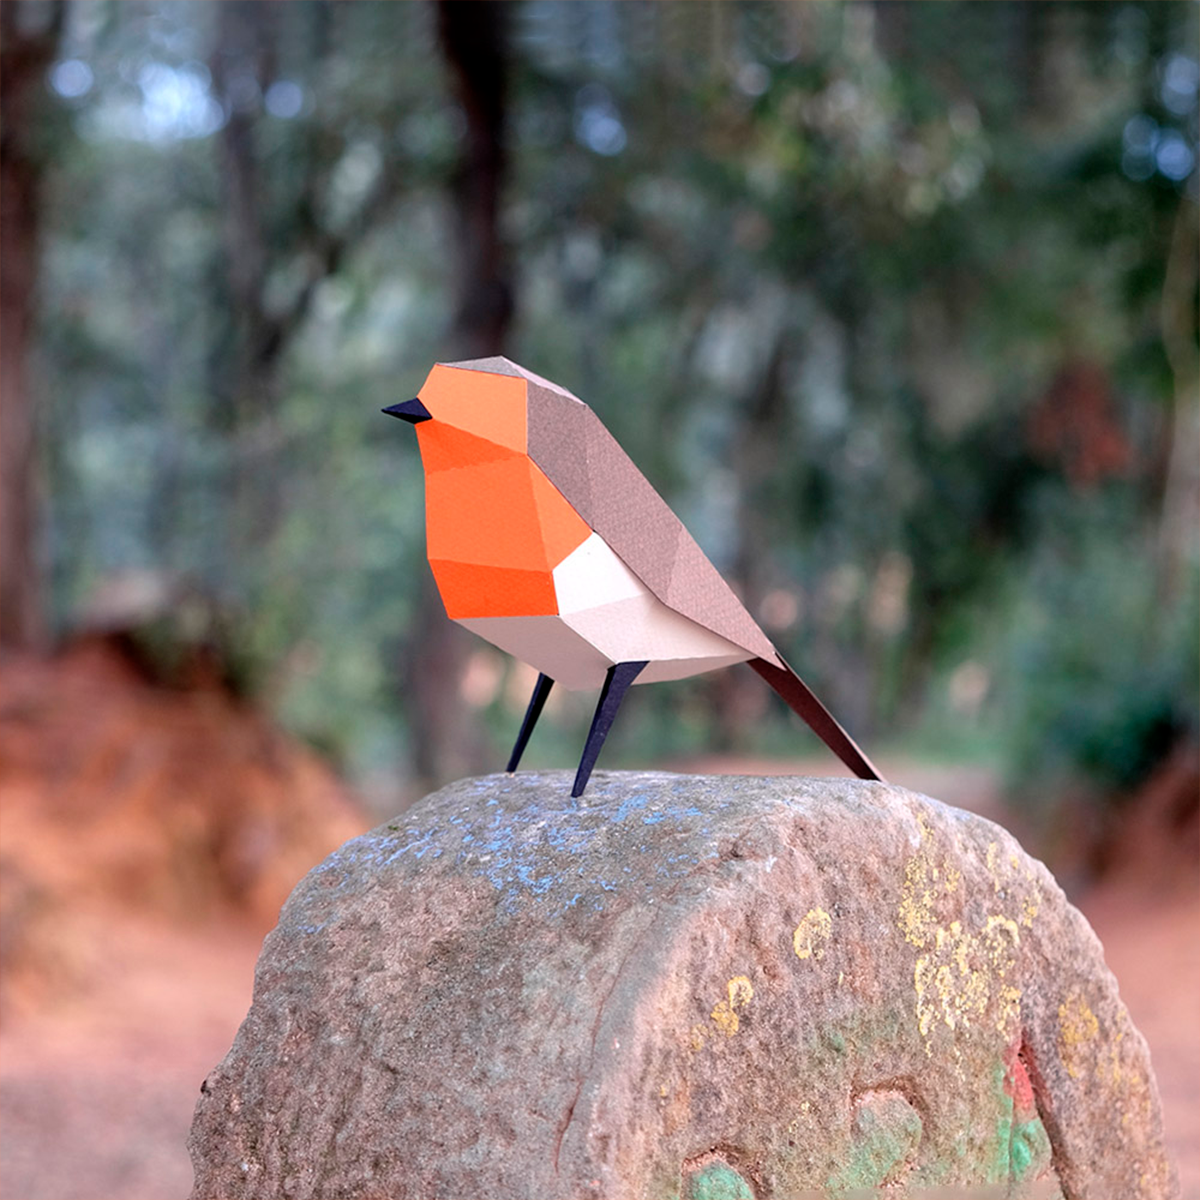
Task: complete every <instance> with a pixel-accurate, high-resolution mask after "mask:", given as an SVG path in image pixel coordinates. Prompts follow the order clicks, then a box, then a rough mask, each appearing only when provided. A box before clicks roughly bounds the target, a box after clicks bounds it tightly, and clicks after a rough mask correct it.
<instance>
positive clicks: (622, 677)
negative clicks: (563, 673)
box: [571, 659, 649, 797]
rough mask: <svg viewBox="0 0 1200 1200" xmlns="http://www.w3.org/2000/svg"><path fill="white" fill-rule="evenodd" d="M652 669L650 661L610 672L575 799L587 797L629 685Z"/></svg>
mask: <svg viewBox="0 0 1200 1200" xmlns="http://www.w3.org/2000/svg"><path fill="white" fill-rule="evenodd" d="M648 665H649V660H648V659H647V661H646V662H623V663H617V664H616V666H612V667H609V668H608V675H607V677H606V678H605V680H604V687H603V688H601V689H600V700H599V702H598V703H597V704H596V715H595V716H594V717H593V718H592V727H591V729H590V730H588V736H587V742H586V744H585V745H584V747H583V757H582V758H581V759H580V760H579V770H578V771H577V772H576V773H575V786H574V787H573V788H572V789H571V795H572V796H575V797H578V796H582V795H583V789H584V788H585V787H587V782H588V779H589V778H590V777H591V774H592V768H593V767H594V766H595V765H596V759H597V758H598V757H599V754H600V747H601V746H603V745H604V739H605V738H606V737H608V731H609V730H610V729H611V728H612V723H613V720H614V718H615V717H616V715H617V709H618V708H620V707H621V701H622V700H624V699H625V693H626V692H627V691H629V685H630V684H631V683H633V681H634V680H635V679H636V678H637V677H638V676H639V675H640V674H641V673H642V671H643V670H645V668H646V667H647V666H648Z"/></svg>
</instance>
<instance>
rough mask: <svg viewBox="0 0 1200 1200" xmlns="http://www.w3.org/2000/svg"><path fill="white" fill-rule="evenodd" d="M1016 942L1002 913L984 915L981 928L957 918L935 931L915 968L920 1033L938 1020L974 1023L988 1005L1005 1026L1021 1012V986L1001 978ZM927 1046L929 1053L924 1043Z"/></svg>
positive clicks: (956, 1025) (959, 1025)
mask: <svg viewBox="0 0 1200 1200" xmlns="http://www.w3.org/2000/svg"><path fill="white" fill-rule="evenodd" d="M1020 941H1021V935H1020V932H1019V930H1018V929H1017V923H1016V922H1015V921H1013V920H1012V919H1011V918H1009V917H1005V916H1003V915H1001V914H994V915H992V916H990V917H988V919H987V921H986V923H985V925H984V928H983V929H982V930H981V931H979V932H974V931H972V930H970V929H964V928H963V925H962V922H961V921H951V922H950V924H949V925H948V926H946V927H939V928H938V929H937V930H935V931H934V935H933V938H932V946H931V947H929V953H927V954H922V955H920V956H919V957H918V958H917V961H916V965H915V967H914V970H913V989H914V991H915V992H916V997H917V1004H916V1008H917V1029H918V1030H919V1032H920V1034H921V1036H922V1037H923V1038H926V1039H928V1037H929V1034H930V1033H931V1032H932V1030H933V1027H934V1025H935V1024H937V1023H938V1022H939V1021H940V1022H941V1023H942V1024H944V1025H945V1026H946V1027H947V1028H948V1029H951V1030H957V1029H959V1028H968V1027H970V1026H972V1025H977V1024H978V1023H979V1022H980V1021H982V1020H983V1019H984V1018H985V1016H986V1015H987V1013H988V1012H989V1010H991V1011H993V1012H994V1014H995V1021H996V1024H997V1025H998V1026H999V1027H1000V1028H1001V1029H1003V1030H1006V1031H1007V1029H1008V1027H1009V1026H1010V1025H1011V1024H1012V1020H1013V1016H1014V1015H1015V1014H1017V1013H1019V1011H1020V1003H1021V990H1020V988H1017V987H1014V986H1012V985H1011V984H1007V983H1006V982H1005V979H1006V976H1007V975H1008V973H1009V971H1010V970H1012V967H1013V965H1014V962H1015V957H1014V956H1015V951H1016V948H1017V946H1018V945H1019V944H1020ZM925 1049H926V1051H927V1052H929V1053H932V1047H931V1046H930V1045H929V1044H928V1042H927V1043H926V1047H925Z"/></svg>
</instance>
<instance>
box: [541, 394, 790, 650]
mask: <svg viewBox="0 0 1200 1200" xmlns="http://www.w3.org/2000/svg"><path fill="white" fill-rule="evenodd" d="M528 391H529V401H528V403H529V420H528V430H529V443H528V448H529V455H530V457H531V458H532V459H533V460H534V462H535V463H537V465H538V466H539V467H541V469H542V470H543V471H544V472H545V473H546V475H547V477H548V478H549V479H550V482H551V483H553V484H554V486H555V487H557V488H558V489H559V491H560V492H562V494H563V495H564V496H565V497H566V498H567V500H568V501H570V503H571V504H572V505H573V506H574V508H575V509H576V511H577V512H578V513H579V514H580V516H582V517H583V519H584V520H585V521H586V522H587V523H588V524H589V525H590V526H591V527H592V528H593V529H594V530H595V531H596V532H597V533H598V534H600V536H601V537H603V538H604V540H605V541H606V542H607V543H608V544H609V546H611V547H612V549H613V550H614V551H615V552H616V553H617V554H618V555H619V556H620V557H621V559H622V560H623V561H624V562H625V564H626V565H627V566H628V567H629V569H630V570H631V571H633V573H634V574H635V575H637V577H638V578H639V579H641V581H642V582H643V583H644V584H645V585H646V587H648V588H649V589H650V591H651V592H652V593H653V594H654V595H655V596H656V597H657V598H658V599H659V600H661V601H662V602H663V603H664V604H666V605H667V606H668V607H670V608H672V609H674V610H675V611H676V612H679V613H682V614H683V615H684V616H685V617H689V618H690V619H691V620H693V621H695V622H696V624H698V625H702V626H704V628H705V629H709V630H711V631H712V632H713V633H716V634H719V635H720V636H721V637H723V638H726V639H728V640H729V641H731V642H733V643H734V645H736V646H741V647H742V648H743V649H745V650H747V651H749V652H750V653H751V654H755V655H758V656H759V657H760V658H764V659H766V660H767V662H769V663H778V662H779V658H778V656H777V654H776V651H775V647H774V646H772V645H771V642H770V640H769V639H768V638H767V636H766V634H764V633H763V631H762V630H761V629H759V627H758V625H757V624H756V622H755V621H754V618H753V617H751V616H750V614H749V613H748V612H747V611H746V609H745V607H744V606H743V605H742V603H741V601H740V600H739V599H738V598H737V596H735V595H734V593H733V591H732V590H731V589H730V587H729V585H728V584H727V583H726V582H725V580H724V579H722V578H721V575H720V572H719V571H717V569H716V567H714V566H713V565H712V563H710V562H709V561H708V559H707V557H705V554H704V552H703V551H702V550H701V549H700V547H699V546H698V545H697V544H696V541H695V539H694V538H693V537H692V536H691V534H690V533H688V531H687V530H686V529H685V528H684V525H683V522H682V521H680V520H679V518H678V517H677V516H676V515H675V514H674V513H673V512H672V511H671V509H670V508H669V507H668V505H667V503H666V501H665V500H663V498H662V497H661V496H660V495H659V494H658V493H657V492H656V491H655V490H654V488H653V487H652V486H651V485H650V482H649V481H648V480H647V479H646V477H645V476H644V475H643V474H642V473H641V471H639V470H638V468H637V466H636V465H635V464H634V462H633V460H632V459H631V458H630V457H629V455H628V454H626V453H625V451H624V450H622V449H621V446H620V444H619V443H618V442H617V440H616V438H614V437H613V436H612V434H611V433H609V431H608V430H607V429H606V428H605V427H604V425H603V423H602V422H601V420H600V418H599V417H598V416H596V414H595V413H594V412H592V410H591V409H590V408H589V407H588V406H587V405H586V404H584V403H583V402H582V401H581V400H578V399H576V398H575V397H574V396H571V395H570V394H569V393H567V392H563V391H560V390H559V389H557V388H555V389H553V390H551V389H550V388H548V387H544V386H542V384H540V383H538V382H535V381H533V380H532V379H531V380H530V381H529V384H528Z"/></svg>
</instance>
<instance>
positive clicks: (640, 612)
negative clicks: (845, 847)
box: [383, 357, 881, 797]
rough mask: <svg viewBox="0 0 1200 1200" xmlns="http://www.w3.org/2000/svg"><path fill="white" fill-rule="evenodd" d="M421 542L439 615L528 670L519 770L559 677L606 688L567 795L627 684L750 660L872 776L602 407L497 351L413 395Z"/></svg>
mask: <svg viewBox="0 0 1200 1200" xmlns="http://www.w3.org/2000/svg"><path fill="white" fill-rule="evenodd" d="M383 411H384V412H385V413H387V414H388V415H389V416H393V417H398V418H400V419H401V420H404V421H408V422H410V423H411V424H412V425H414V426H415V427H416V431H417V440H418V443H419V444H420V448H421V461H422V465H423V467H424V471H425V525H426V549H427V553H428V557H429V565H430V567H431V568H432V570H433V575H434V578H435V580H436V581H437V586H438V591H439V592H440V593H441V597H442V602H443V603H444V604H445V606H446V614H447V616H449V617H450V618H452V619H453V620H455V621H457V622H458V623H459V624H461V625H464V626H465V627H466V628H467V629H470V630H471V631H472V632H474V633H477V634H479V635H480V636H481V637H483V638H486V639H487V640H488V641H489V642H491V643H492V644H493V645H494V646H497V647H499V648H500V649H501V650H503V651H505V652H506V653H508V654H511V655H512V656H513V657H515V658H518V659H520V660H521V661H523V662H525V663H528V664H529V665H530V666H532V667H534V668H536V669H537V671H538V672H539V674H538V679H537V683H536V685H535V686H534V689H533V696H532V698H531V699H530V701H529V707H528V710H527V711H526V714H525V719H524V721H523V722H522V723H521V729H520V732H519V734H518V736H517V741H516V745H515V746H514V747H513V752H512V756H511V757H510V759H509V762H508V770H509V771H510V772H511V771H515V770H516V769H517V766H518V764H519V763H520V760H521V755H522V754H523V753H524V750H525V746H526V744H527V743H528V741H529V735H530V734H531V733H532V732H533V728H534V726H535V725H536V724H537V720H538V717H539V716H540V715H541V712H542V708H543V706H544V705H545V703H546V697H547V696H548V695H549V694H550V689H551V688H552V687H553V686H554V684H555V683H558V684H560V685H562V686H563V687H565V688H567V689H569V690H573V691H579V690H590V689H595V688H599V689H600V699H599V701H598V703H597V705H596V712H595V716H594V717H593V720H592V725H591V729H590V730H589V732H588V737H587V742H586V743H585V745H584V750H583V755H582V758H581V759H580V762H579V769H578V771H577V772H576V775H575V783H574V786H573V787H572V789H571V795H572V796H575V797H578V796H581V795H582V794H583V791H584V788H586V787H587V782H588V779H589V777H590V776H591V773H592V768H593V767H594V766H595V763H596V759H597V756H598V755H599V753H600V748H601V746H603V744H604V740H605V738H606V737H607V736H608V731H609V730H610V729H611V727H612V723H613V719H614V718H615V717H616V715H617V710H618V709H619V708H620V705H621V701H622V700H623V699H624V698H625V695H626V693H627V692H628V690H629V688H630V686H631V685H633V684H635V683H639V684H640V683H657V682H662V681H666V680H672V679H686V678H687V677H689V676H691V675H699V674H701V673H702V672H705V671H711V670H714V669H716V668H717V667H725V666H731V665H732V664H734V663H740V662H745V663H749V665H750V666H751V667H752V668H753V669H754V670H755V671H757V672H758V674H759V675H761V676H762V678H763V679H765V680H766V682H767V683H769V684H770V685H771V687H772V688H774V689H775V691H776V692H778V693H779V695H780V696H781V697H782V698H783V700H784V701H785V702H786V703H787V704H788V706H789V707H790V708H791V709H792V710H793V711H794V712H796V713H797V714H798V715H799V716H800V717H801V718H803V720H805V721H806V722H807V723H808V724H809V725H810V726H811V727H812V729H813V730H814V731H815V732H816V733H817V735H818V736H819V737H820V738H821V739H822V740H823V741H824V742H825V744H826V745H827V746H828V747H829V748H830V749H831V750H832V751H833V752H834V753H835V754H836V755H837V756H838V757H839V758H840V759H841V760H842V762H843V763H845V764H846V766H847V767H849V768H850V770H851V771H853V772H854V773H855V774H856V775H857V776H858V777H859V778H860V779H880V778H881V776H880V774H879V772H878V771H876V769H875V768H874V766H872V764H871V762H870V760H869V759H868V758H867V756H866V755H865V754H864V753H863V752H862V751H861V750H860V749H859V748H858V746H857V745H856V744H855V742H854V740H853V739H852V738H851V737H850V736H849V734H847V733H846V731H845V730H844V729H843V728H842V727H841V726H840V725H839V724H838V723H837V721H835V720H834V718H833V717H832V716H831V715H830V714H829V712H828V710H827V709H826V708H825V706H824V705H823V704H822V703H821V702H820V701H819V700H818V699H817V698H816V696H815V695H813V693H812V692H811V691H810V690H809V688H808V686H807V685H806V684H805V683H804V682H803V680H801V678H800V677H799V675H797V674H796V672H795V671H793V670H792V668H791V667H790V666H788V664H787V663H786V662H785V661H784V660H783V658H782V656H781V655H780V654H779V652H778V651H777V650H776V649H775V647H774V646H773V645H772V644H771V642H770V640H769V639H768V638H767V636H766V634H764V633H763V631H762V630H761V629H760V628H759V627H758V625H757V624H756V622H755V621H754V618H753V617H751V616H750V614H749V613H748V612H747V611H746V609H745V608H744V607H743V605H742V603H741V601H740V600H738V598H737V597H736V596H735V595H734V593H733V591H732V590H731V589H730V587H729V585H728V584H726V582H725V581H724V579H722V578H721V575H720V574H719V572H718V571H717V569H716V568H715V567H714V566H713V565H712V563H710V562H709V561H708V559H707V558H706V557H705V556H704V552H703V551H702V550H701V549H700V547H699V546H698V545H697V544H696V542H695V541H694V540H693V538H692V536H691V535H690V534H689V533H688V531H687V530H686V529H685V528H684V527H683V523H682V522H681V521H680V520H679V518H678V517H677V516H676V515H675V514H674V513H673V512H672V511H671V510H670V508H668V507H667V504H666V502H665V501H664V500H663V499H662V497H660V496H659V494H658V493H657V492H656V491H655V490H654V488H653V487H651V485H650V484H649V482H648V481H647V480H646V478H645V477H644V476H643V475H642V473H641V472H640V471H639V470H638V469H637V467H636V466H635V465H634V464H633V461H632V460H631V459H630V458H629V456H628V455H627V454H626V453H625V451H624V450H622V449H621V447H620V445H618V443H617V440H616V439H615V438H614V437H613V436H612V434H611V433H609V432H608V430H607V429H606V428H605V427H604V425H603V424H602V423H601V421H600V418H599V417H597V416H596V414H595V413H594V412H593V411H592V410H591V409H590V408H589V407H588V406H587V405H586V404H584V403H583V401H581V400H579V399H578V398H577V397H575V396H573V395H572V394H571V393H570V392H568V391H567V390H566V389H565V388H561V387H559V386H558V385H557V384H554V383H550V382H549V381H548V380H546V379H543V378H541V376H539V375H535V374H534V373H533V372H532V371H527V370H525V368H524V367H519V366H518V365H517V364H516V363H514V362H510V361H509V360H508V359H507V358H500V357H495V358H480V359H473V360H470V361H467V362H455V363H439V364H437V365H436V366H435V367H434V368H433V370H432V371H431V372H430V373H429V377H428V378H427V379H426V380H425V384H424V386H423V387H422V388H421V390H420V392H419V393H418V395H417V398H416V399H414V400H407V401H405V402H404V403H401V404H393V405H392V406H391V407H389V408H385V409H384V410H383Z"/></svg>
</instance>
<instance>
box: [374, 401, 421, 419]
mask: <svg viewBox="0 0 1200 1200" xmlns="http://www.w3.org/2000/svg"><path fill="white" fill-rule="evenodd" d="M381 411H382V412H385V413H387V415H388V416H389V417H399V418H400V420H402V421H407V422H408V423H409V424H410V425H419V424H420V423H421V422H422V421H432V420H433V414H432V413H431V412H430V411H429V409H427V408H426V407H425V405H423V404H422V403H421V402H420V400H405V401H404V403H403V404H393V405H392V406H391V407H390V408H385V409H382V410H381Z"/></svg>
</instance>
